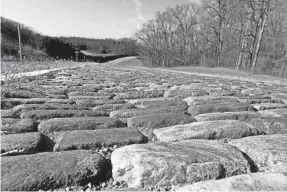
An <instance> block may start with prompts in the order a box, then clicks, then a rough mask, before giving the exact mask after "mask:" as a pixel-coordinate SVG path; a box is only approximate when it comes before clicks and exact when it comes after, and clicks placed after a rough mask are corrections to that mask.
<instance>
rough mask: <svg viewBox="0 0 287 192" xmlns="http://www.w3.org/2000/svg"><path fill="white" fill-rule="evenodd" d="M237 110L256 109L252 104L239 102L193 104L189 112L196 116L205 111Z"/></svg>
mask: <svg viewBox="0 0 287 192" xmlns="http://www.w3.org/2000/svg"><path fill="white" fill-rule="evenodd" d="M236 111H255V109H254V108H253V106H252V105H249V104H237V103H233V104H232V103H219V104H213V105H212V104H209V105H193V106H190V107H189V108H188V113H189V114H190V115H192V116H196V115H199V114H203V113H214V112H236Z"/></svg>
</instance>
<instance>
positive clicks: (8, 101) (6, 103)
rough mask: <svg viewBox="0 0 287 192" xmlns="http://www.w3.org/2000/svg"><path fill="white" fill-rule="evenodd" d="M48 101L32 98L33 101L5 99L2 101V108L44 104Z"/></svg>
mask: <svg viewBox="0 0 287 192" xmlns="http://www.w3.org/2000/svg"><path fill="white" fill-rule="evenodd" d="M46 101H48V99H47V98H31V99H22V98H9V99H3V100H2V101H1V106H2V108H5V109H9V108H13V107H15V106H17V105H21V104H43V103H45V102H46Z"/></svg>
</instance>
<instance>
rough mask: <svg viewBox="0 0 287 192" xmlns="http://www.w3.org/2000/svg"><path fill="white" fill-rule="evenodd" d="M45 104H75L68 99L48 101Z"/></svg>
mask: <svg viewBox="0 0 287 192" xmlns="http://www.w3.org/2000/svg"><path fill="white" fill-rule="evenodd" d="M47 103H59V104H70V105H71V104H75V102H74V101H71V100H70V99H49V100H48V101H47Z"/></svg>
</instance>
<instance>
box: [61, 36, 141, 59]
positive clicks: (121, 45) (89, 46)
mask: <svg viewBox="0 0 287 192" xmlns="http://www.w3.org/2000/svg"><path fill="white" fill-rule="evenodd" d="M59 39H60V40H62V41H64V42H68V43H70V44H72V45H74V46H76V47H77V48H79V49H81V50H89V51H91V52H96V53H114V54H122V55H138V48H137V43H136V40H134V39H131V38H122V39H110V38H107V39H91V38H81V37H60V38H59Z"/></svg>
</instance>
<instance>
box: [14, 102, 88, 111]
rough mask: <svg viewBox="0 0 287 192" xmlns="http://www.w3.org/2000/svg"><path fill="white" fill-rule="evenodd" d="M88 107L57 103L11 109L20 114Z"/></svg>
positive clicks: (20, 106)
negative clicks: (23, 112)
mask: <svg viewBox="0 0 287 192" xmlns="http://www.w3.org/2000/svg"><path fill="white" fill-rule="evenodd" d="M87 109H88V107H83V106H79V105H69V104H59V103H44V104H23V105H18V106H16V107H14V108H13V110H14V111H16V112H18V113H20V112H22V111H33V110H87Z"/></svg>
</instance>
